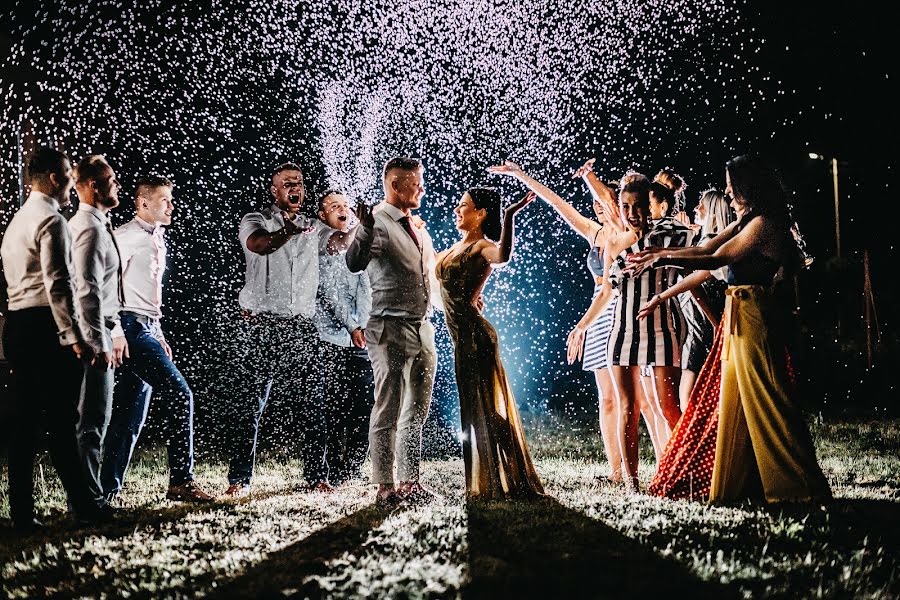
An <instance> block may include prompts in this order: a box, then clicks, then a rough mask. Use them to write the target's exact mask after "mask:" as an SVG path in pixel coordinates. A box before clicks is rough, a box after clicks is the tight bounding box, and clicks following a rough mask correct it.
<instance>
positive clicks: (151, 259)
mask: <svg viewBox="0 0 900 600" xmlns="http://www.w3.org/2000/svg"><path fill="white" fill-rule="evenodd" d="M164 234H165V230H164V229H163V228H162V226H160V225H151V224H150V223H147V222H146V221H144V220H142V219H140V218H139V217H135V218H134V219H133V220H131V221H129V222H128V223H125V224H124V225H122V226H121V227H119V228H118V229H116V231H115V236H116V242H117V243H118V245H119V255H120V256H121V259H122V284H123V285H122V287H123V288H124V290H125V304H124V305H123V306H122V310H123V311H125V312H130V313H135V314H138V315H143V316H145V317H149V318H151V319H155V320H159V319H161V318H162V279H163V273H164V272H165V270H166V239H165V235H164ZM122 335H124V333H123V332H122V330H121V328H120V327H117V328H116V329H115V330H113V337H119V336H122Z"/></svg>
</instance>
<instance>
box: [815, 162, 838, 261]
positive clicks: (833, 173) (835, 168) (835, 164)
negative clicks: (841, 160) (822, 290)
mask: <svg viewBox="0 0 900 600" xmlns="http://www.w3.org/2000/svg"><path fill="white" fill-rule="evenodd" d="M809 157H810V158H811V159H813V160H826V159H825V157H824V156H822V155H821V154H816V153H815V152H810V153H809ZM831 182H832V185H833V186H834V241H835V250H836V254H837V258H838V262H840V260H841V208H840V202H839V199H838V198H839V196H838V159H837V158H834V157H832V158H831Z"/></svg>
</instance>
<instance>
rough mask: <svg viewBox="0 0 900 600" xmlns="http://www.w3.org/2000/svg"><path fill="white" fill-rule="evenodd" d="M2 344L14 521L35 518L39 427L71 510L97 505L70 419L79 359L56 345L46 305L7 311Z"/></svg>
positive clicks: (82, 511) (73, 418)
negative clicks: (7, 370)
mask: <svg viewBox="0 0 900 600" xmlns="http://www.w3.org/2000/svg"><path fill="white" fill-rule="evenodd" d="M3 337H4V339H3V347H4V351H5V352H6V356H7V359H8V360H9V363H10V366H11V367H12V382H11V383H12V388H13V393H12V407H11V408H12V410H11V421H12V422H11V423H10V428H9V429H10V440H9V442H10V443H9V509H10V514H11V516H12V519H13V521H15V522H21V523H27V522H29V521H31V519H33V518H34V458H35V455H36V454H37V446H38V427H41V428H43V429H45V430H46V431H47V434H48V436H47V445H48V448H49V450H50V459H51V460H52V461H53V467H54V468H55V469H56V473H57V475H59V478H60V480H61V481H62V484H63V487H64V488H65V490H66V494H67V495H68V499H69V505H70V506H71V507H72V508H73V509H74V511H75V513H76V514H82V515H86V514H89V513H90V512H91V511H92V510H95V509H96V508H97V504H96V503H95V502H94V501H93V499H92V498H91V494H90V492H89V490H88V486H87V482H86V480H85V477H84V475H83V472H82V469H81V462H80V460H79V455H78V444H77V443H76V439H75V424H76V423H77V421H78V409H77V406H78V396H79V392H80V389H81V378H82V373H83V370H82V364H81V362H80V361H79V360H78V359H77V358H76V357H75V354H74V353H73V352H72V351H71V350H70V349H69V348H64V347H62V346H60V344H59V336H58V335H57V329H56V322H55V321H54V320H53V314H52V313H51V312H50V308H49V307H47V308H45V307H39V308H27V309H24V310H17V311H10V312H9V313H8V314H7V320H6V329H5V331H4V336H3Z"/></svg>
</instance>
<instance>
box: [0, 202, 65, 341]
mask: <svg viewBox="0 0 900 600" xmlns="http://www.w3.org/2000/svg"><path fill="white" fill-rule="evenodd" d="M0 255H2V260H3V271H4V277H5V279H6V286H7V295H8V308H9V310H11V311H15V310H23V309H26V308H35V307H40V306H49V307H50V309H51V311H52V313H53V319H54V320H55V321H56V328H57V332H58V333H59V342H60V344H62V345H63V346H70V345H72V344H74V343H76V342H79V341H80V338H81V332H80V331H79V330H78V317H77V315H76V312H75V300H74V299H75V288H74V285H75V283H74V280H73V279H74V278H73V275H72V273H73V267H72V238H71V236H70V235H69V228H68V227H67V226H66V220H65V218H63V216H62V215H61V214H59V202H57V201H56V200H55V199H54V198H51V197H50V196H47V195H46V194H42V193H40V192H31V194H29V196H28V198H27V199H26V200H25V204H23V205H22V208H20V209H19V211H18V212H17V213H16V214H15V215H13V218H12V220H11V221H10V222H9V227H7V229H6V233H5V234H4V236H3V244H2V246H0Z"/></svg>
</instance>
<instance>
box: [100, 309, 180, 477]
mask: <svg viewBox="0 0 900 600" xmlns="http://www.w3.org/2000/svg"><path fill="white" fill-rule="evenodd" d="M121 318H122V329H123V330H124V331H125V340H126V341H127V342H128V353H129V355H130V358H127V359H125V364H124V365H122V367H121V368H120V369H119V370H118V372H117V379H118V381H117V382H116V388H115V393H114V394H113V409H112V417H111V419H110V422H109V428H108V429H107V432H106V438H105V440H104V442H103V464H102V466H101V468H100V483H101V484H102V485H103V492H104V493H105V494H107V495H110V494H114V493H117V492H118V491H119V490H121V489H122V485H123V484H124V482H125V471H126V470H127V469H128V464H129V463H130V462H131V456H132V453H133V452H134V447H135V445H136V444H137V440H138V437H139V436H140V434H141V429H142V428H143V426H144V423H145V422H146V420H147V412H148V411H149V410H150V396H151V394H153V395H155V397H156V399H157V401H158V402H163V403H164V407H163V410H162V411H161V414H162V415H163V417H164V425H163V426H164V429H165V438H166V450H167V451H168V457H169V485H181V484H183V483H185V482H187V481H191V480H192V479H193V478H194V395H193V393H191V388H190V387H188V384H187V381H186V380H185V379H184V376H183V375H182V374H181V371H179V370H178V367H176V366H175V363H173V362H172V360H171V359H170V358H169V357H168V356H167V355H166V352H165V349H164V348H163V346H162V344H161V343H160V342H159V336H161V335H162V332H161V330H160V327H159V322H157V321H153V320H152V319H147V318H146V317H142V316H139V315H135V314H133V313H127V312H123V313H122V315H121Z"/></svg>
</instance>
